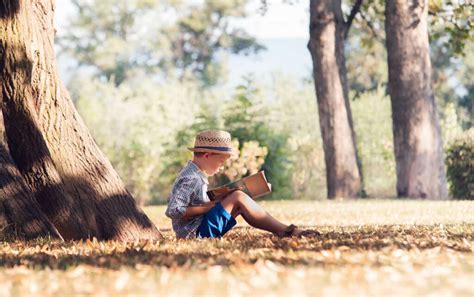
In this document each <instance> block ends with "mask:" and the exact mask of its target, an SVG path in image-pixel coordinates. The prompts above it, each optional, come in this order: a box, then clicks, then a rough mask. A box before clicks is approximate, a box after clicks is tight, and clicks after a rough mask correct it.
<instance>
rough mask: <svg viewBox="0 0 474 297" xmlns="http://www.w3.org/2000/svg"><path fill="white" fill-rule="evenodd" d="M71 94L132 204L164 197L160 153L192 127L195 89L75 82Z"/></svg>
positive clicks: (146, 81) (143, 83) (149, 83)
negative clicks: (183, 130)
mask: <svg viewBox="0 0 474 297" xmlns="http://www.w3.org/2000/svg"><path fill="white" fill-rule="evenodd" d="M71 90H72V92H73V96H75V97H76V104H77V107H78V110H79V112H80V113H81V115H82V117H83V118H84V120H85V122H86V123H87V126H88V127H89V129H90V131H91V133H92V135H93V136H94V138H95V139H96V141H97V142H98V144H99V147H100V148H101V149H102V150H103V151H104V152H105V154H106V155H107V157H108V158H109V159H110V161H111V162H112V164H113V165H114V167H115V169H116V170H117V171H118V172H119V174H120V176H121V177H122V178H123V179H124V181H125V183H126V185H127V187H128V188H129V189H130V191H131V192H132V193H133V194H134V196H135V198H136V199H137V200H138V201H139V202H141V203H142V202H145V201H147V200H149V199H151V198H153V197H155V196H158V197H162V196H164V195H166V193H165V191H166V189H167V187H166V185H167V182H166V181H163V180H162V177H161V176H160V172H162V171H163V170H164V162H163V161H162V159H163V158H164V153H165V149H164V147H165V145H167V144H170V143H173V142H174V139H175V135H176V131H178V130H180V129H182V128H183V127H185V126H187V125H189V124H190V123H191V122H192V120H193V118H194V116H195V113H196V112H197V105H196V102H198V100H199V96H200V92H198V86H197V85H196V84H190V83H188V84H185V85H184V84H178V83H174V84H173V83H172V82H169V83H168V84H166V85H160V84H157V83H155V82H153V81H151V80H149V79H147V78H140V79H137V80H136V81H134V82H133V83H132V82H129V83H127V84H122V85H120V86H119V87H116V86H115V85H114V84H113V83H111V82H109V83H104V82H101V81H100V80H92V81H89V80H87V81H84V80H77V81H76V84H74V85H73V86H72V88H71ZM183 107H184V108H183ZM175 149H177V148H175ZM179 149H181V148H179Z"/></svg>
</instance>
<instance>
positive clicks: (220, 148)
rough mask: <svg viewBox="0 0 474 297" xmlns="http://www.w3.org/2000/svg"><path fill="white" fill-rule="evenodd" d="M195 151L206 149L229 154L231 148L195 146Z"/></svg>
mask: <svg viewBox="0 0 474 297" xmlns="http://www.w3.org/2000/svg"><path fill="white" fill-rule="evenodd" d="M194 148H195V149H208V150H216V151H221V152H231V151H232V148H230V147H224V146H195V147H194Z"/></svg>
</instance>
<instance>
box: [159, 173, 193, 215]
mask: <svg viewBox="0 0 474 297" xmlns="http://www.w3.org/2000/svg"><path fill="white" fill-rule="evenodd" d="M197 184H198V182H197V180H196V179H193V178H191V177H182V178H180V179H179V180H178V181H177V182H176V183H175V185H174V186H173V190H172V191H171V195H170V198H169V202H168V208H167V209H166V213H165V214H166V216H168V217H169V218H171V219H179V218H181V217H182V216H183V215H184V213H185V212H186V209H187V208H188V206H189V205H190V204H191V201H192V199H193V195H194V193H195V189H196V186H197Z"/></svg>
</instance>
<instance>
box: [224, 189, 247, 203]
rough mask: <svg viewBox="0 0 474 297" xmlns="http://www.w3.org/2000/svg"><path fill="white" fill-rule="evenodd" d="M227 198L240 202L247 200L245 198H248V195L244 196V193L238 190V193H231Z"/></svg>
mask: <svg viewBox="0 0 474 297" xmlns="http://www.w3.org/2000/svg"><path fill="white" fill-rule="evenodd" d="M229 198H232V199H235V200H239V201H242V200H245V199H247V198H248V195H247V194H245V193H244V192H242V191H240V190H238V191H235V192H232V193H231V194H230V196H229Z"/></svg>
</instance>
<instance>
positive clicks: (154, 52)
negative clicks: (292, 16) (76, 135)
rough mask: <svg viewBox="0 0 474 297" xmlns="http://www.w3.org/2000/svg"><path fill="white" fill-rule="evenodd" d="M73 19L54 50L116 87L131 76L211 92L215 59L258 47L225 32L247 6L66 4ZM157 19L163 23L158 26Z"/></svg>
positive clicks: (219, 71) (216, 76)
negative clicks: (194, 81)
mask: <svg viewBox="0 0 474 297" xmlns="http://www.w3.org/2000/svg"><path fill="white" fill-rule="evenodd" d="M72 3H73V5H74V7H75V9H76V11H77V14H76V15H75V16H74V17H73V18H72V19H71V21H70V23H69V25H68V28H67V30H66V31H65V32H66V33H65V35H64V36H60V38H59V44H60V47H61V49H62V51H63V52H65V53H68V54H70V55H71V56H72V57H73V58H74V59H75V60H76V61H77V64H78V66H89V67H90V69H92V70H93V72H94V74H95V75H96V76H97V77H102V78H104V79H106V80H110V79H113V81H114V82H115V84H116V85H119V84H121V83H122V82H123V81H124V80H126V79H127V78H128V79H129V78H133V77H135V76H136V75H137V74H146V75H149V76H152V77H155V78H160V77H161V78H163V77H166V78H167V79H169V78H170V77H178V78H180V79H189V78H190V77H191V78H194V77H197V78H198V79H199V80H200V81H201V82H202V83H203V84H204V85H206V86H211V85H215V84H216V83H218V81H221V80H222V79H223V77H225V69H223V67H224V65H223V64H222V61H221V60H222V59H219V58H220V57H219V54H220V53H223V52H231V53H233V54H250V53H255V52H258V51H259V50H261V49H263V47H262V46H261V45H260V44H258V43H257V42H256V40H255V38H253V37H252V36H250V35H249V34H248V33H247V32H246V31H244V30H242V29H240V28H238V27H231V26H229V20H230V19H232V18H233V19H238V18H244V17H246V15H247V14H246V11H245V5H246V3H247V0H233V1H212V0H206V1H204V3H203V4H202V5H198V4H189V3H187V2H181V1H169V2H168V1H163V2H161V1H128V0H120V1H79V0H73V1H72ZM162 15H168V16H170V17H169V18H167V19H165V20H162V17H161V16H162Z"/></svg>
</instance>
